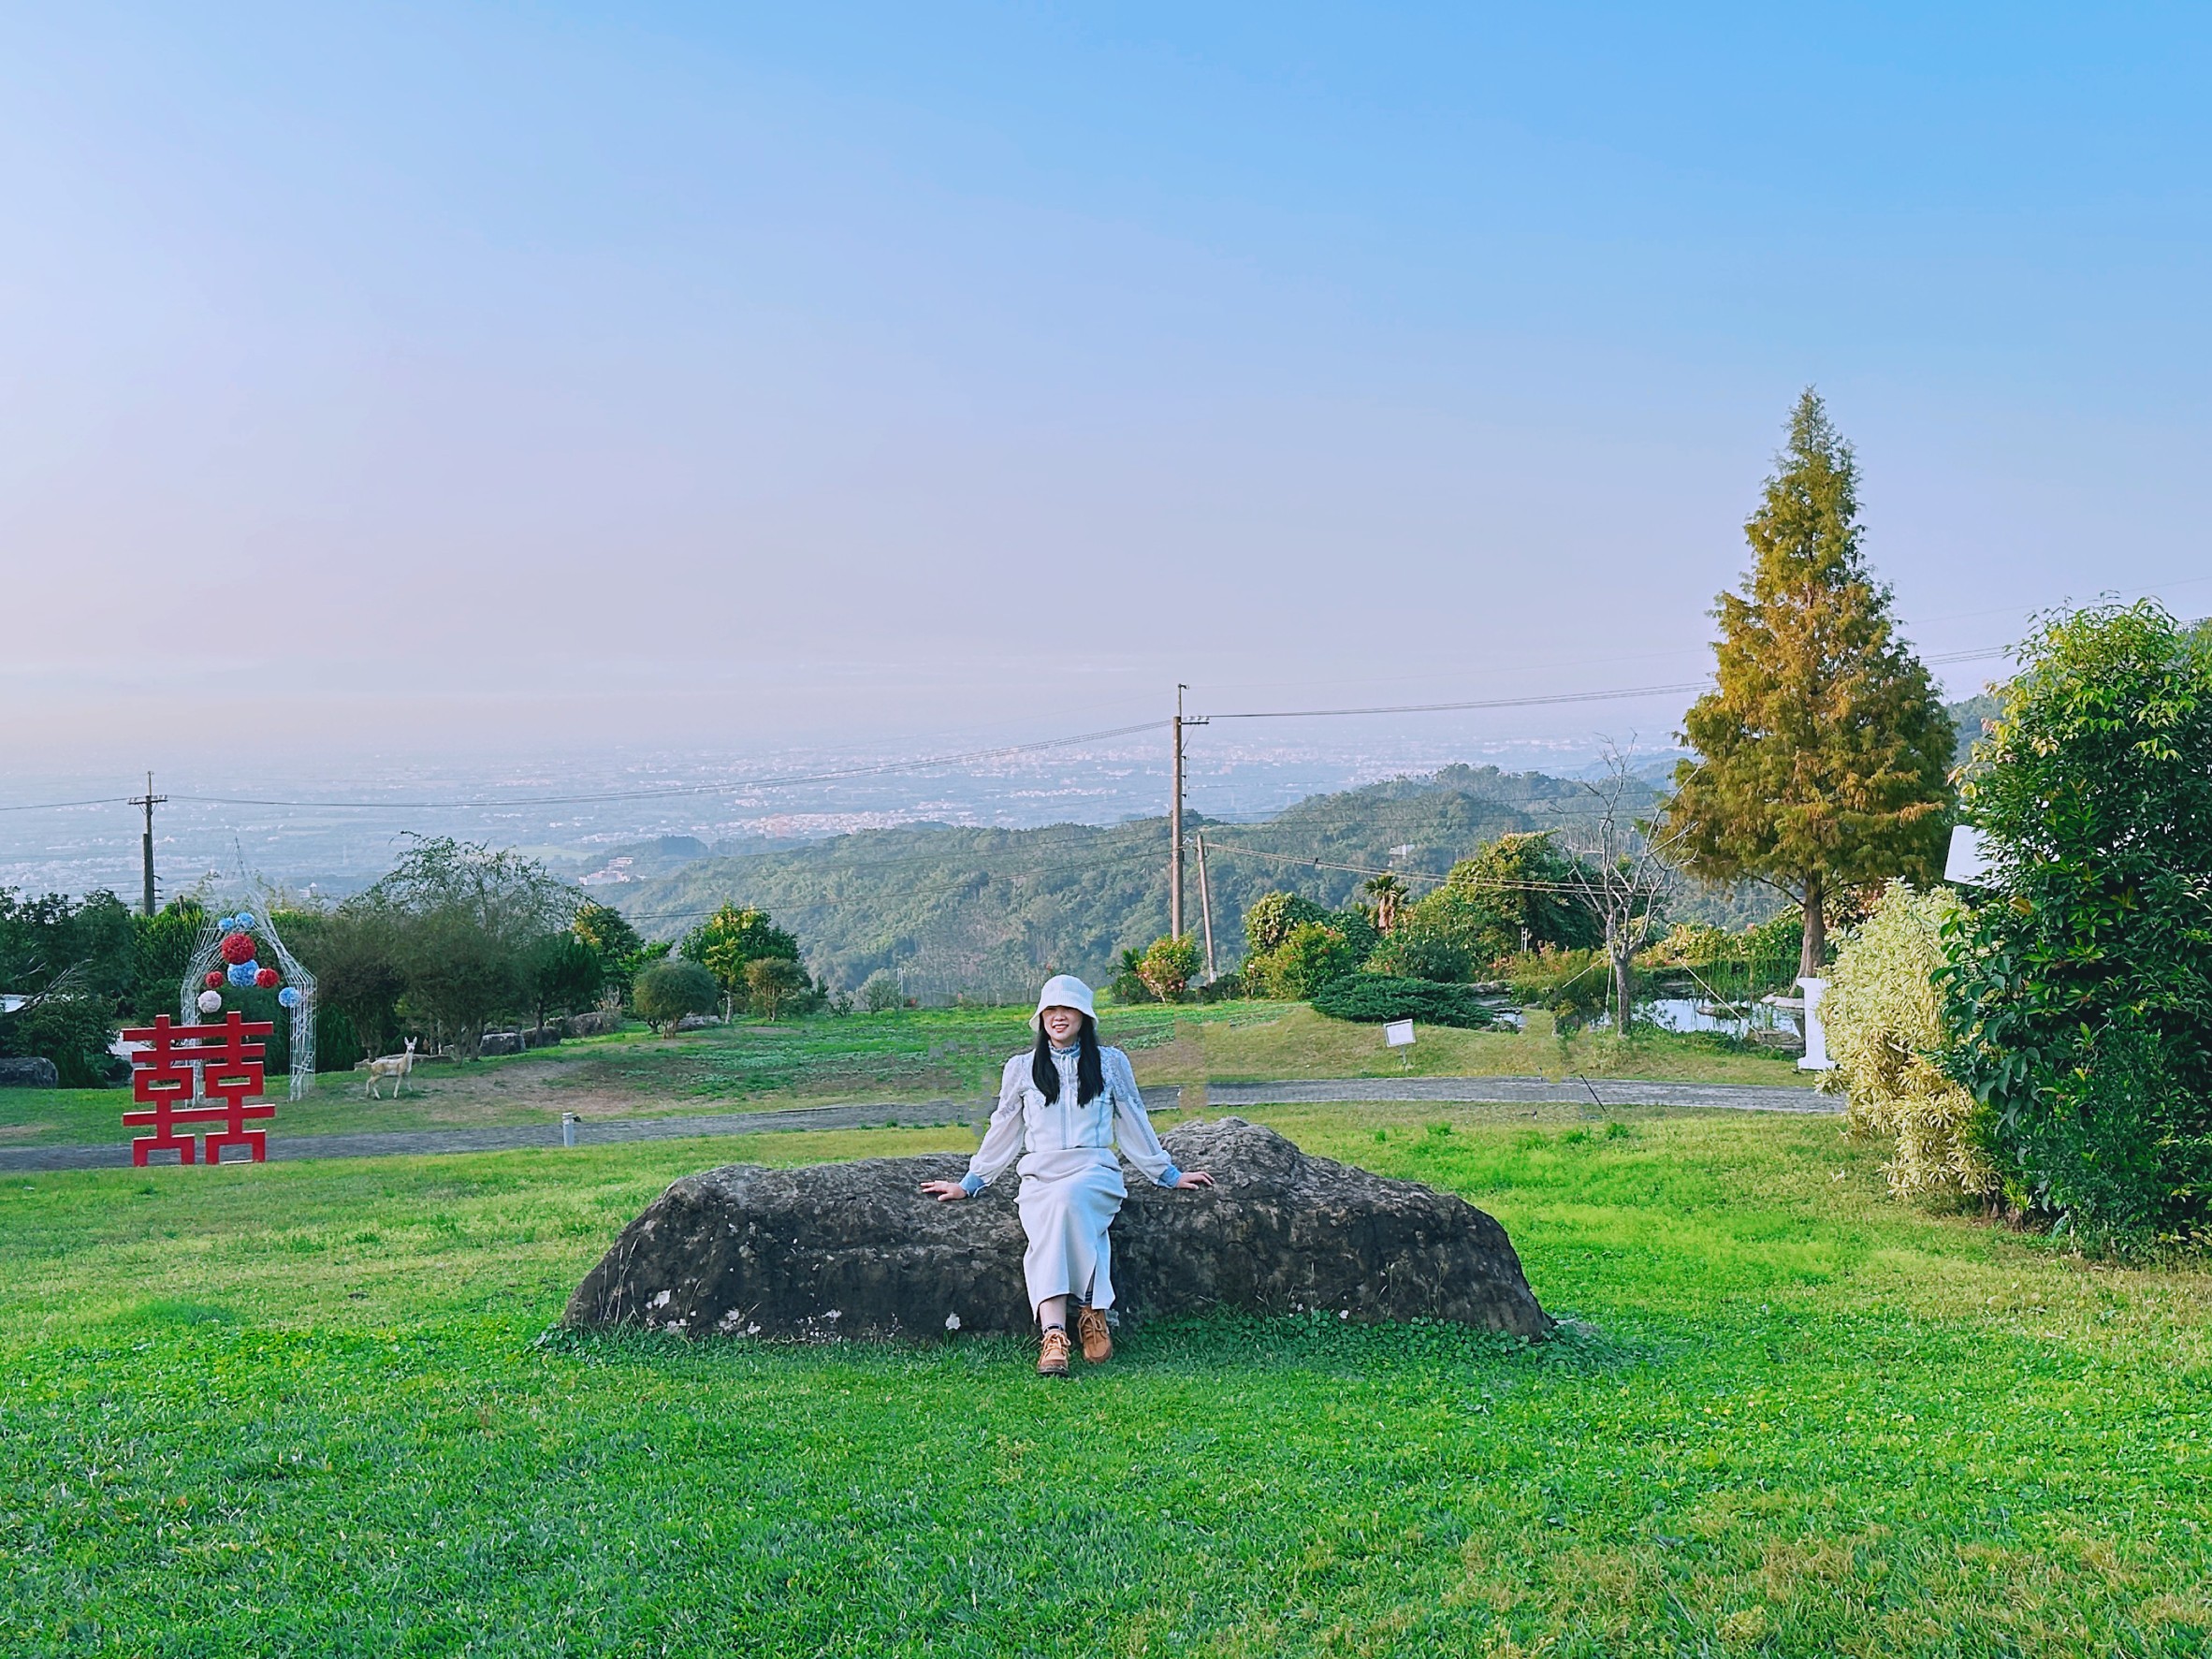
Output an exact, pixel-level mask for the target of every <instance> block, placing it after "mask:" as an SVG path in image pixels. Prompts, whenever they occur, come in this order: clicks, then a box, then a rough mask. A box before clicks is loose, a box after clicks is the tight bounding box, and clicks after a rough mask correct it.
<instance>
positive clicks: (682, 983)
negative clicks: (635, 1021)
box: [630, 956, 722, 1031]
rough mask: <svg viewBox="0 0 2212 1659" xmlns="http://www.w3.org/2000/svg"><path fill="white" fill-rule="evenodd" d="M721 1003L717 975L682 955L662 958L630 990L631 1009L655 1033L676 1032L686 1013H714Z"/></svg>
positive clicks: (638, 978)
mask: <svg viewBox="0 0 2212 1659" xmlns="http://www.w3.org/2000/svg"><path fill="white" fill-rule="evenodd" d="M721 1000H722V988H721V986H720V984H718V983H717V982H715V977H714V975H713V974H711V973H709V972H707V971H706V968H702V967H700V966H699V964H698V963H696V962H687V961H685V960H684V959H683V958H682V957H680V956H673V957H662V959H661V960H660V961H658V962H656V963H654V964H653V965H652V966H651V967H650V968H647V969H646V970H645V971H644V972H643V973H641V974H639V975H638V976H637V978H636V980H635V982H633V983H632V985H631V987H630V1003H631V1006H632V1007H633V1008H634V1009H636V1010H637V1017H638V1018H639V1019H641V1020H643V1021H644V1022H645V1023H646V1024H647V1025H648V1026H651V1027H652V1028H653V1029H654V1030H655V1031H663V1030H667V1031H673V1030H674V1029H675V1028H676V1023H677V1021H678V1020H680V1019H682V1018H683V1017H684V1015H686V1014H695V1013H702V1014H703V1013H712V1012H713V1011H715V1010H716V1009H717V1008H718V1007H720V1005H721Z"/></svg>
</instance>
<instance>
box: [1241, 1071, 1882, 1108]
mask: <svg viewBox="0 0 2212 1659" xmlns="http://www.w3.org/2000/svg"><path fill="white" fill-rule="evenodd" d="M1311 1100H1455V1101H1464V1102H1470V1103H1472V1102H1482V1103H1487V1104H1500V1105H1513V1104H1517V1103H1520V1102H1523V1101H1525V1102H1527V1103H1529V1104H1531V1105H1535V1104H1540V1103H1543V1102H1546V1101H1554V1102H1562V1103H1566V1102H1576V1103H1579V1104H1581V1105H1584V1106H1599V1107H1608V1106H1690V1107H1701V1108H1710V1107H1719V1108H1722V1109H1724V1110H1726V1111H1730V1112H1812V1113H1840V1112H1841V1111H1842V1110H1843V1098H1842V1096H1841V1095H1824V1094H1820V1093H1818V1092H1817V1091H1815V1090H1812V1089H1793V1088H1777V1087H1774V1086H1772V1085H1770V1084H1756V1083H1630V1082H1627V1081H1625V1080H1623V1079H1620V1078H1611V1077H1597V1078H1591V1079H1588V1080H1584V1079H1582V1078H1579V1077H1570V1078H1568V1079H1566V1080H1565V1081H1564V1083H1550V1082H1548V1081H1546V1080H1545V1079H1543V1078H1541V1077H1343V1078H1336V1079H1333V1080H1330V1079H1323V1080H1318V1081H1315V1082H1311V1083H1210V1084H1207V1085H1206V1105H1207V1106H1208V1107H1209V1108H1212V1107H1216V1106H1288V1105H1298V1104H1302V1103H1304V1102H1306V1101H1311Z"/></svg>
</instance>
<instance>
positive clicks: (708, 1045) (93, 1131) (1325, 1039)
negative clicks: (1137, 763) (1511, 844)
mask: <svg viewBox="0 0 2212 1659" xmlns="http://www.w3.org/2000/svg"><path fill="white" fill-rule="evenodd" d="M1100 1029H1101V1031H1102V1032H1103V1034H1104V1036H1105V1039H1106V1041H1109V1042H1114V1043H1118V1044H1120V1045H1121V1046H1122V1047H1124V1048H1127V1049H1128V1050H1129V1051H1130V1055H1131V1057H1132V1059H1133V1060H1134V1061H1135V1063H1136V1067H1137V1077H1138V1081H1139V1082H1140V1083H1145V1084H1156V1083H1157V1084H1169V1083H1172V1084H1198V1083H1203V1082H1205V1081H1207V1080H1208V1079H1209V1078H1211V1079H1212V1080H1213V1081H1215V1082H1232V1081H1235V1082H1242V1081H1261V1080H1273V1079H1278V1078H1292V1077H1384V1076H1401V1075H1416V1076H1451V1075H1467V1076H1480V1075H1493V1076H1494V1075H1501V1074H1529V1075H1541V1076H1549V1077H1555V1078H1556V1077H1561V1076H1564V1075H1566V1074H1568V1073H1570V1072H1580V1073H1583V1074H1584V1075H1587V1076H1592V1077H1607V1076H1613V1077H1646V1078H1653V1079H1657V1080H1661V1081H1672V1082H1697V1083H1777V1084H1797V1083H1799V1082H1801V1081H1802V1079H1801V1078H1800V1076H1799V1074H1798V1073H1797V1071H1796V1070H1795V1069H1794V1068H1793V1066H1792V1063H1791V1062H1790V1061H1787V1060H1782V1059H1777V1058H1775V1057H1773V1056H1772V1055H1760V1054H1734V1053H1729V1052H1727V1051H1725V1050H1724V1049H1720V1048H1716V1047H1714V1046H1711V1045H1710V1044H1706V1043H1703V1042H1700V1041H1697V1040H1694V1039H1687V1038H1680V1037H1674V1036H1671V1035H1669V1034H1666V1033H1652V1034H1651V1035H1648V1036H1643V1037H1639V1038H1637V1040H1636V1041H1633V1042H1628V1043H1622V1042H1617V1041H1612V1040H1610V1039H1608V1038H1606V1037H1603V1036H1593V1035H1588V1034H1583V1035H1578V1036H1576V1037H1574V1038H1572V1039H1570V1040H1564V1041H1563V1040H1561V1039H1559V1038H1557V1037H1555V1036H1553V1035H1552V1027H1551V1024H1550V1016H1549V1015H1544V1014H1537V1015H1535V1016H1533V1017H1532V1020H1531V1030H1530V1031H1529V1032H1528V1033H1527V1034H1525V1035H1523V1034H1521V1033H1510V1032H1492V1031H1454V1030H1449V1029H1447V1028H1445V1027H1443V1026H1424V1027H1422V1030H1421V1036H1420V1041H1419V1042H1418V1043H1416V1044H1415V1045H1414V1047H1413V1048H1412V1049H1410V1050H1398V1051H1391V1050H1389V1049H1386V1048H1385V1047H1384V1045H1383V1041H1382V1034H1381V1029H1380V1027H1378V1026H1355V1025H1348V1024H1346V1023H1345V1022H1344V1021H1341V1020H1331V1019H1325V1018H1323V1017H1322V1016H1321V1015H1319V1014H1317V1013H1315V1012H1314V1011H1313V1010H1311V1009H1310V1008H1307V1007H1305V1006H1304V1005H1302V1004H1300V1003H1265V1002H1260V1003H1219V1004H1215V1005H1212V1006H1208V1007H1193V1008H1177V1009H1172V1010H1170V1009H1165V1008H1133V1009H1109V1010H1107V1011H1106V1012H1105V1014H1104V1016H1103V1018H1102V1020H1101V1022H1100ZM1029 1041H1030V1034H1029V1029H1028V1026H1027V1024H1026V1014H1025V1013H1024V1011H1021V1010H1019V1009H910V1010H907V1011H903V1012H899V1013H889V1014H851V1015H848V1016H846V1017H844V1018H836V1017H832V1016H829V1015H821V1016H817V1017H815V1018H811V1019H806V1020H790V1021H786V1022H784V1023H782V1024H780V1025H776V1026H769V1025H763V1024H759V1023H757V1022H749V1023H741V1024H739V1025H736V1026H728V1027H722V1028H709V1029H706V1030H703V1031H690V1032H686V1033H684V1034H683V1035H681V1036H678V1037H669V1038H656V1037H652V1036H649V1035H648V1033H647V1032H646V1031H645V1029H644V1028H643V1027H642V1026H638V1027H634V1028H633V1029H631V1030H629V1031H625V1032H620V1033H617V1034H615V1035H613V1036H608V1037H594V1038H587V1039H583V1040H581V1041H572V1042H564V1043H562V1044H560V1046H559V1047H557V1048H552V1049H540V1050H537V1051H534V1052H532V1053H531V1054H527V1055H511V1056H507V1057H503V1058H500V1059H493V1060H479V1061H475V1062H473V1063H472V1064H469V1065H465V1066H456V1065H449V1064H444V1063H437V1064H427V1065H424V1066H422V1067H421V1068H419V1069H418V1070H416V1072H415V1076H414V1077H413V1078H411V1079H410V1080H409V1082H408V1084H407V1093H406V1094H405V1095H403V1096H400V1097H399V1098H397V1099H394V1098H392V1095H391V1085H390V1084H386V1085H384V1090H383V1092H384V1094H385V1096H386V1098H385V1099H382V1100H372V1099H368V1098H367V1093H366V1082H365V1078H364V1076H363V1074H361V1073H358V1072H332V1073H326V1074H325V1075H324V1076H322V1077H320V1078H318V1079H317V1080H316V1086H315V1090H314V1093H313V1095H312V1096H311V1097H310V1098H309V1099H306V1100H303V1101H300V1102H299V1103H298V1104H297V1105H294V1104H292V1103H290V1102H288V1101H280V1103H279V1106H278V1114H277V1119H276V1128H277V1130H278V1132H279V1133H281V1134H286V1135H326V1134H355V1133H359V1132H362V1131H365V1130H373V1129H420V1128H470V1127H478V1126H485V1125H497V1124H524V1123H557V1122H559V1121H560V1114H561V1113H564V1112H574V1113H577V1114H578V1115H579V1116H582V1117H585V1118H587V1119H589V1118H612V1117H663V1116H665V1117H675V1116H681V1115H683V1114H685V1113H718V1112H733V1111H747V1110H755V1109H759V1110H766V1109H770V1108H775V1107H783V1106H798V1105H812V1104H821V1103H826V1102H831V1101H871V1100H909V1101H922V1100H931V1099H957V1100H961V1101H963V1102H966V1103H968V1104H971V1105H973V1106H975V1107H977V1108H979V1109H981V1108H982V1107H984V1106H986V1105H987V1104H988V1103H989V1100H990V1098H991V1096H992V1094H993V1093H994V1092H995V1090H996V1089H997V1082H998V1069H999V1067H1000V1066H1001V1065H1003V1064H1004V1063H1005V1060H1006V1056H1007V1055H1010V1054H1012V1053H1014V1052H1015V1051H1016V1050H1017V1049H1020V1048H1024V1047H1026V1046H1027V1044H1028V1042H1029ZM128 1106H129V1091H128V1090H127V1089H124V1088H113V1089H0V1146H36V1145H57V1144H66V1143H73V1142H121V1141H124V1140H126V1139H127V1138H128V1137H127V1136H126V1135H125V1134H124V1129H123V1127H122V1113H124V1111H126V1110H127V1109H128Z"/></svg>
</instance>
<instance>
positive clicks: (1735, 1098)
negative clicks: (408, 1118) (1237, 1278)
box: [0, 1077, 1843, 1171]
mask: <svg viewBox="0 0 2212 1659" xmlns="http://www.w3.org/2000/svg"><path fill="white" fill-rule="evenodd" d="M1182 1094H1183V1091H1182V1090H1181V1089H1180V1088H1177V1087H1176V1086H1175V1085H1174V1084H1161V1085H1157V1086H1155V1087H1153V1088H1150V1089H1147V1090H1146V1091H1145V1099H1146V1100H1147V1102H1148V1103H1149V1104H1150V1105H1151V1106H1152V1108H1153V1109H1154V1110H1155V1111H1159V1112H1172V1111H1174V1110H1175V1109H1176V1108H1177V1107H1178V1106H1179V1105H1180V1104H1181V1103H1182ZM1336 1100H1390V1101H1407V1100H1414V1101H1419V1100H1438V1101H1457V1102H1464V1103H1483V1104H1495V1105H1517V1104H1523V1103H1525V1104H1529V1105H1540V1104H1544V1103H1554V1104H1566V1105H1576V1104H1586V1105H1595V1106H1599V1107H1610V1106H1686V1107H1690V1108H1693V1109H1700V1108H1705V1109H1710V1108H1714V1107H1719V1108H1723V1109H1724V1110H1727V1111H1732V1112H1796V1113H1840V1112H1841V1111H1842V1110H1843V1102H1842V1100H1841V1098H1839V1097H1837V1096H1834V1095H1822V1094H1816V1093H1814V1092H1813V1091H1812V1089H1794V1088H1773V1087H1768V1086H1766V1085H1764V1084H1711V1083H1628V1082H1623V1081H1621V1080H1619V1079H1614V1078H1597V1079H1594V1080H1592V1081H1590V1082H1584V1081H1583V1080H1581V1079H1579V1078H1570V1079H1568V1080H1567V1081H1566V1082H1564V1083H1548V1082H1546V1081H1545V1080H1544V1079H1543V1078H1541V1077H1404V1078H1391V1077H1343V1078H1333V1079H1319V1080H1315V1081H1311V1082H1298V1083H1216V1084H1209V1085H1208V1086H1207V1088H1206V1104H1207V1106H1208V1108H1209V1109H1212V1108H1224V1107H1227V1108H1233V1107H1238V1106H1278V1105H1304V1104H1308V1103H1320V1102H1330V1101H1336ZM281 1110H282V1108H281V1107H280V1113H281ZM989 1110H990V1103H989V1101H987V1100H981V1099H979V1100H971V1101H965V1102H964V1101H959V1100H924V1101H921V1102H919V1103H915V1102H901V1101H884V1102H882V1103H880V1104H875V1105H857V1106H807V1107H800V1108H798V1109H796V1110H793V1111H790V1112H730V1113H720V1114H718V1115H715V1116H711V1117H623V1118H595V1119H591V1120H589V1121H587V1122H580V1123H578V1124H577V1125H576V1144H577V1145H579V1146H605V1145H611V1144H613V1143H614V1142H619V1141H676V1140H683V1139H687V1138H690V1137H692V1136H699V1135H767V1134H775V1133H779V1132H782V1131H788V1130H793V1129H856V1128H874V1127H876V1126H878V1125H888V1124H899V1125H905V1126H918V1127H926V1126H930V1125H934V1124H955V1123H963V1124H974V1123H981V1122H982V1120H983V1118H984V1117H985V1116H986V1115H987V1114H988V1113H989ZM559 1146H560V1125H559V1124H558V1123H544V1124H518V1125H514V1126H509V1127H503V1128H481V1129H395V1130H390V1131H385V1132H379V1133H373V1134H361V1135H283V1134H273V1133H272V1134H271V1135H270V1136H269V1161H270V1162H272V1163H288V1162H290V1161H291V1160H292V1159H294V1158H306V1157H419V1156H422V1155H425V1154H429V1153H441V1152H514V1151H520V1150H526V1149H529V1148H531V1147H559ZM130 1161H131V1152H130V1145H129V1142H126V1141H123V1140H117V1141H114V1142H107V1143H104V1144H100V1145H93V1146H15V1147H7V1148H5V1149H0V1171H36V1170H112V1169H125V1168H128V1167H129V1165H130Z"/></svg>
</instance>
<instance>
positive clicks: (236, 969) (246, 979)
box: [230, 962, 254, 985]
mask: <svg viewBox="0 0 2212 1659" xmlns="http://www.w3.org/2000/svg"><path fill="white" fill-rule="evenodd" d="M230 982H231V983H232V984H234V985H250V984H252V983H253V982H254V968H253V964H251V963H249V962H240V963H237V964H234V965H233V966H232V968H231V969H230Z"/></svg>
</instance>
